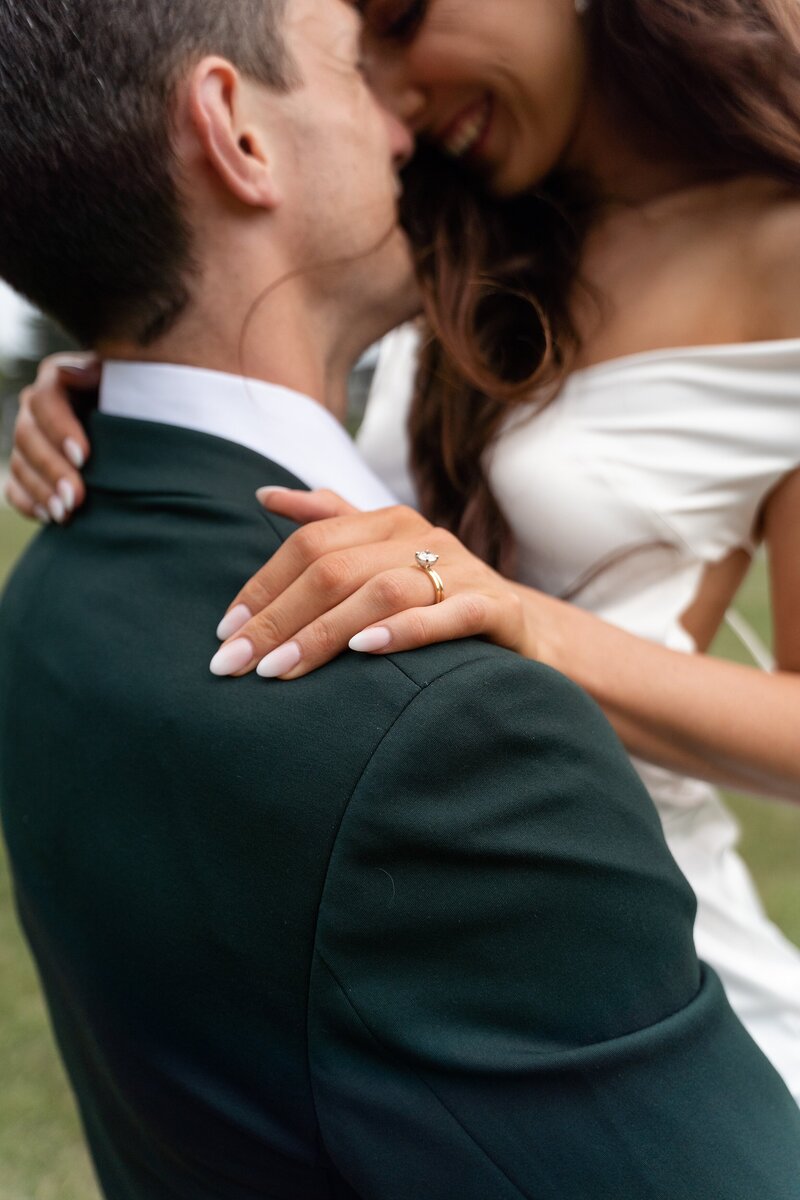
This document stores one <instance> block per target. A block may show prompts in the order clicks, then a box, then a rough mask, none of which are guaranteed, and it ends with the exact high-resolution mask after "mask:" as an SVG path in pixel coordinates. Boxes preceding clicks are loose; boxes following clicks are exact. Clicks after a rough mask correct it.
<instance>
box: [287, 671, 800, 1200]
mask: <svg viewBox="0 0 800 1200" xmlns="http://www.w3.org/2000/svg"><path fill="white" fill-rule="evenodd" d="M693 918H694V899H693V896H692V894H691V892H690V890H689V888H688V885H687V884H686V883H685V881H684V879H683V877H682V876H681V875H680V873H679V872H678V870H677V868H676V866H675V865H674V863H673V861H672V859H671V857H670V856H669V853H668V851H667V848H666V845H665V842H664V839H663V836H662V833H661V828H660V824H659V821H658V817H657V815H656V813H655V810H654V809H653V806H652V803H651V802H650V799H649V797H648V796H647V795H646V793H645V792H644V790H643V788H642V785H641V784H640V782H639V779H638V776H636V774H635V772H634V771H633V769H632V767H631V766H630V763H629V762H628V759H627V756H626V755H625V753H624V751H623V750H622V748H621V746H620V745H619V743H618V742H617V740H616V738H615V736H614V735H613V733H612V732H611V730H610V728H609V727H608V725H607V723H606V721H605V719H604V718H603V716H602V715H601V714H600V713H599V711H598V710H597V708H596V707H595V706H594V704H593V703H592V702H591V701H590V700H588V698H586V697H585V696H584V695H583V693H582V692H580V691H579V689H577V688H575V687H574V686H573V685H572V684H570V683H568V682H567V681H566V680H564V679H562V678H561V677H560V676H558V675H557V674H555V673H554V672H551V671H549V670H548V669H547V668H544V667H541V666H540V665H537V664H532V663H526V662H523V661H522V660H519V659H516V658H514V657H512V656H510V655H509V656H505V655H500V656H497V657H496V658H494V659H492V660H490V661H489V662H487V660H486V659H482V660H479V661H476V662H473V663H467V664H466V665H463V666H461V667H458V668H457V669H455V670H453V671H452V672H450V673H449V674H447V675H444V676H442V677H441V678H439V679H438V680H436V681H434V682H433V683H431V684H429V685H428V686H427V687H425V688H423V689H422V690H421V691H420V693H419V694H418V695H417V696H416V698H415V699H414V700H413V701H412V702H411V703H410V704H409V705H408V707H407V708H406V709H405V711H404V712H403V713H402V715H401V716H400V717H399V718H398V720H397V721H396V723H395V725H394V726H393V728H392V729H391V730H390V731H389V733H388V734H387V735H386V737H385V738H384V740H383V743H382V745H381V746H380V748H379V750H378V751H377V753H376V754H375V755H374V756H373V758H372V759H371V761H370V763H369V765H368V767H367V769H366V771H365V773H364V775H363V777H362V779H361V782H360V784H359V786H358V788H357V790H356V792H355V794H354V795H353V797H352V799H351V802H350V805H349V808H348V811H347V814H346V816H345V819H344V822H343V825H342V828H341V831H340V834H339V837H338V840H337V843H336V847H335V850H334V853H333V856H332V859H331V863H330V869H329V873H328V879H327V882H326V887H325V891H324V895H323V898H322V903H321V908H320V918H319V925H318V931H317V942H316V949H315V960H314V966H313V971H312V979H311V991H310V1009H309V1022H310V1025H309V1047H310V1063H311V1071H312V1078H313V1085H314V1092H315V1097H316V1103H317V1111H318V1117H319V1122H320V1127H321V1130H322V1135H323V1139H324V1141H325V1143H326V1146H327V1149H328V1151H329V1153H330V1155H331V1157H332V1158H333V1160H334V1161H335V1163H336V1165H337V1167H338V1168H339V1170H340V1171H341V1172H342V1174H343V1175H344V1176H345V1178H347V1179H348V1180H349V1182H350V1183H351V1185H352V1186H353V1187H354V1188H355V1189H356V1190H357V1191H358V1192H359V1193H360V1194H361V1195H362V1196H364V1197H368V1198H369V1200H505V1198H506V1197H508V1198H512V1197H514V1198H519V1197H522V1196H524V1197H531V1198H535V1200H584V1198H585V1200H603V1198H605V1197H608V1198H609V1200H611V1198H612V1197H613V1200H697V1198H698V1197H700V1196H708V1197H711V1196H713V1197H714V1198H715V1200H752V1197H753V1196H756V1195H758V1196H769V1197H770V1198H771V1200H790V1198H792V1200H796V1198H797V1196H798V1194H800V1193H798V1192H797V1186H798V1182H797V1181H798V1180H800V1122H799V1121H798V1114H797V1109H796V1106H795V1105H794V1104H793V1102H792V1101H791V1099H790V1097H789V1096H788V1092H787V1091H786V1089H785V1088H784V1087H783V1084H782V1083H781V1082H780V1081H779V1080H778V1078H777V1076H776V1075H775V1074H774V1072H773V1071H772V1068H771V1067H769V1066H768V1064H767V1063H766V1061H765V1060H764V1059H763V1057H762V1056H761V1054H760V1052H759V1051H758V1050H756V1048H755V1046H754V1045H753V1043H752V1042H751V1041H750V1039H749V1038H748V1036H747V1035H746V1034H745V1032H744V1030H743V1029H742V1028H741V1026H740V1025H739V1024H738V1022H737V1020H736V1019H735V1018H734V1016H733V1014H732V1012H731V1010H730V1009H729V1007H728V1005H727V1002H726V1000H725V998H724V995H723V993H722V990H721V987H720V984H719V982H718V980H717V979H716V976H714V975H713V973H712V972H710V971H708V970H707V969H706V968H704V967H701V965H700V964H699V963H698V961H697V958H696V955H695V951H694V946H693V941H692V924H693Z"/></svg>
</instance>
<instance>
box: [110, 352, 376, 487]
mask: <svg viewBox="0 0 800 1200" xmlns="http://www.w3.org/2000/svg"><path fill="white" fill-rule="evenodd" d="M100 411H101V412H103V413H105V414H106V415H107V416H110V417H129V418H134V419H136V420H139V421H157V422H160V423H161V424H162V425H177V426H179V427H180V428H182V429H192V430H195V431H196V432H198V433H207V434H210V435H211V436H213V437H218V438H224V439H225V440H226V441H229V442H236V443H237V444H238V445H240V446H246V447H247V449H249V450H253V451H255V453H256V454H261V455H262V456H263V457H264V458H268V459H270V460H271V461H272V462H275V463H277V464H278V465H279V466H281V467H284V468H285V469H286V470H287V471H291V473H292V474H293V475H296V476H297V477H298V479H301V480H302V481H303V483H305V484H306V485H307V486H308V487H310V488H331V489H332V490H333V491H334V492H338V494H339V495H340V496H343V497H344V499H345V500H349V502H350V503H351V504H354V505H355V506H356V507H357V508H361V509H374V508H385V507H386V506H387V505H390V504H395V503H396V500H395V498H394V496H393V495H392V493H391V492H390V491H389V490H388V488H386V487H384V485H383V484H382V483H381V481H380V480H379V479H378V477H377V475H374V474H373V473H372V471H371V470H370V468H369V467H368V466H367V464H366V463H365V462H364V460H363V458H361V456H360V454H359V452H358V450H357V449H356V447H355V445H354V443H353V441H352V440H351V438H350V436H349V435H348V433H347V432H346V430H345V429H343V428H342V426H341V425H340V424H339V422H338V421H337V420H336V418H335V417H333V416H332V415H331V413H329V412H328V411H327V409H325V408H323V407H322V405H321V404H318V403H317V402H316V401H315V400H311V399H310V398H309V397H308V396H304V395H302V394H301V393H300V392H294V391H291V390H290V389H289V388H284V387H278V386H277V385H275V384H271V383H263V382H261V381H260V380H256V379H247V378H245V377H244V376H240V375H226V374H224V373H223V372H221V371H206V370H201V369H199V368H197V367H183V366H175V365H172V364H167V363H137V362H108V363H106V364H105V365H104V367H103V379H102V383H101V386H100ZM264 482H265V483H267V482H268V480H267V479H266V478H265V481H264Z"/></svg>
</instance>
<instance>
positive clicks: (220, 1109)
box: [0, 416, 800, 1200]
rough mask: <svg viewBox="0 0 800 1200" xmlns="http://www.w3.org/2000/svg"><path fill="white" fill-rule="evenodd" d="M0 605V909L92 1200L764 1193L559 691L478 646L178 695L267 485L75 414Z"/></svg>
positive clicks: (737, 1072) (743, 1059) (595, 751)
mask: <svg viewBox="0 0 800 1200" xmlns="http://www.w3.org/2000/svg"><path fill="white" fill-rule="evenodd" d="M90 433H91V438H92V443H93V446H94V458H93V461H92V464H91V467H90V470H89V472H88V482H89V486H90V498H89V501H88V504H87V507H86V510H85V512H83V513H82V514H81V515H80V516H79V517H78V518H77V519H76V520H75V521H74V522H73V523H72V524H71V525H70V527H69V528H67V529H64V530H62V529H54V528H53V529H48V530H46V531H44V532H43V533H42V534H41V535H40V536H39V537H38V538H37V539H36V540H35V542H34V543H33V545H32V546H31V548H30V549H29V551H28V553H27V555H26V556H25V558H24V560H23V562H22V563H21V565H20V566H19V568H18V569H17V571H16V574H15V576H14V578H13V580H12V582H11V584H10V586H9V588H8V590H7V594H6V596H5V598H4V601H3V604H2V610H1V611H0V739H1V745H2V760H1V762H0V798H1V800H2V816H3V824H4V830H5V836H6V839H7V844H8V848H9V852H10V857H11V861H12V867H13V872H14V877H15V887H16V896H17V902H18V908H19V913H20V917H21V920H22V923H23V926H24V928H25V931H26V933H27V936H28V938H29V941H30V944H31V946H32V949H33V953H34V955H35V958H36V962H37V965H38V968H39V971H40V974H41V978H42V983H43V987H44V990H45V992H46V995H47V1000H48V1003H49V1008H50V1012H51V1015H52V1021H53V1025H54V1028H55V1031H56V1035H57V1038H58V1042H59V1045H60V1048H61V1052H62V1054H63V1056H64V1059H65V1062H66V1064H67V1068H68V1071H69V1074H70V1078H71V1081H72V1084H73V1087H74V1089H75V1092H76V1095H77V1098H78V1101H79V1105H80V1109H81V1114H82V1118H83V1121H84V1125H85V1128H86V1133H87V1137H88V1139H89V1142H90V1145H91V1150H92V1154H93V1156H94V1160H95V1163H96V1167H97V1171H98V1174H99V1177H100V1179H101V1181H102V1186H103V1188H104V1190H105V1193H106V1195H107V1196H108V1197H109V1198H110V1200H255V1198H256V1197H272V1198H275V1200H323V1198H328V1197H339V1198H349V1200H354V1198H355V1197H361V1198H362V1200H505V1198H506V1197H509V1198H511V1197H517V1198H518V1197H530V1198H531V1200H604V1198H606V1197H608V1198H609V1200H611V1198H612V1197H613V1200H756V1198H757V1200H797V1198H798V1196H800V1119H799V1118H798V1112H797V1109H796V1107H795V1105H794V1104H793V1103H792V1101H791V1099H790V1097H789V1095H788V1092H787V1091H786V1090H785V1088H784V1087H783V1085H782V1083H781V1082H780V1081H779V1080H778V1078H777V1076H776V1075H775V1074H774V1072H773V1071H772V1069H771V1068H770V1067H769V1066H768V1065H767V1063H766V1061H765V1060H764V1059H763V1057H762V1056H761V1054H760V1053H759V1051H758V1050H757V1049H756V1048H755V1046H754V1045H753V1044H752V1042H751V1041H750V1040H749V1038H748V1037H747V1036H746V1035H745V1033H744V1031H743V1030H742V1028H741V1027H740V1025H739V1024H738V1022H737V1021H736V1019H735V1018H734V1016H733V1015H732V1013H731V1011H730V1009H729V1007H728V1005H727V1003H726V1001H725V999H724V996H723V995H722V992H721V989H720V986H719V984H718V982H717V980H716V977H715V976H714V975H713V973H711V972H709V971H707V970H705V969H704V968H701V967H700V966H699V964H698V963H697V960H696V958H695V954H694V950H693V946H692V920H693V915H694V902H693V898H692V896H691V893H690V892H689V889H688V887H687V885H686V884H685V882H684V880H683V879H682V877H681V876H680V874H679V873H678V871H677V869H676V868H675V866H674V864H673V863H672V860H671V858H670V857H669V854H668V852H667V850H666V846H665V843H664V840H663V837H662V834H661V830H660V826H659V823H658V819H657V816H656V814H655V811H654V809H653V807H652V805H651V803H650V801H649V799H648V798H647V797H646V795H645V793H644V791H643V789H642V787H641V785H640V783H639V781H638V779H637V777H636V775H635V773H634V772H633V770H632V768H631V767H630V765H629V763H628V761H627V759H626V757H625V755H624V753H623V751H622V749H621V748H620V746H619V745H618V743H617V741H616V739H615V738H614V736H613V734H612V733H611V731H610V730H609V728H608V726H607V724H606V722H605V720H604V718H603V717H602V716H601V714H600V713H599V712H598V710H597V709H596V708H595V706H594V705H593V704H592V703H591V702H590V701H589V700H588V699H587V698H586V697H585V696H584V695H583V694H582V693H581V692H580V691H579V690H578V689H577V688H575V687H574V686H573V685H572V684H570V683H568V682H567V681H566V680H564V679H562V678H561V677H560V676H558V675H557V674H555V673H554V672H552V671H550V670H548V669H547V668H545V667H543V666H540V665H537V664H533V663H529V662H525V661H523V660H521V659H518V658H516V657H515V656H513V655H510V654H507V653H505V652H503V651H501V650H498V649H496V648H493V647H490V646H488V645H485V644H483V643H481V642H475V641H465V642H461V643H457V644H452V645H448V646H443V647H436V648H433V649H430V650H424V651H419V652H416V653H413V654H407V655H400V656H396V657H394V658H370V657H365V656H358V655H354V654H347V655H344V656H342V657H341V658H340V659H339V660H337V661H336V662H334V663H332V664H331V665H330V666H329V667H327V668H325V669H324V670H322V671H319V672H317V673H315V674H313V675H311V676H309V677H308V678H306V679H303V680H301V681H298V682H296V683H292V684H284V683H281V682H277V681H275V682H267V681H263V680H260V679H258V678H257V677H255V676H254V675H253V676H250V677H248V678H247V679H244V680H217V679H213V678H212V677H211V675H210V674H209V671H208V662H209V659H210V657H211V655H212V653H213V651H214V648H215V645H216V641H215V637H214V629H215V626H216V624H217V622H218V620H219V618H220V617H221V616H222V614H223V612H224V610H225V608H226V607H227V605H228V604H229V602H230V601H231V599H232V598H233V596H234V595H235V594H236V592H237V590H238V588H239V587H240V585H241V583H242V582H243V581H244V580H245V579H246V578H247V577H248V576H249V575H250V574H251V573H252V572H253V570H255V569H256V568H257V567H258V566H259V565H260V564H261V563H262V562H263V561H264V560H265V559H266V558H268V557H269V556H270V555H271V554H272V553H274V551H275V550H276V549H277V548H278V547H279V545H280V544H281V541H282V540H283V539H284V538H285V537H286V536H287V535H288V534H289V533H290V532H291V529H292V526H291V525H289V524H288V523H286V522H282V521H280V520H277V519H274V518H270V517H269V516H267V515H266V514H265V513H264V512H263V511H262V510H261V509H260V508H259V507H258V506H257V504H256V502H255V499H254V496H253V492H254V489H255V488H256V487H258V486H259V485H262V484H267V483H272V484H284V485H296V484H297V481H296V480H294V479H293V478H292V476H290V475H288V474H287V473H286V472H285V471H283V470H282V469H281V468H280V467H277V466H275V465H274V464H272V463H269V462H267V461H266V460H264V459H262V458H260V457H259V456H257V455H255V454H252V453H250V452H249V451H247V450H243V449H241V448H239V447H237V446H234V445H232V444H230V443H227V442H224V441H220V440H217V439H214V438H210V437H206V436H204V435H199V434H193V433H187V432H185V431H181V430H178V429H172V428H167V427H165V426H161V425H157V424H151V423H145V422H136V421H122V420H114V419H111V418H107V417H102V416H97V417H95V418H93V423H92V427H91V430H90Z"/></svg>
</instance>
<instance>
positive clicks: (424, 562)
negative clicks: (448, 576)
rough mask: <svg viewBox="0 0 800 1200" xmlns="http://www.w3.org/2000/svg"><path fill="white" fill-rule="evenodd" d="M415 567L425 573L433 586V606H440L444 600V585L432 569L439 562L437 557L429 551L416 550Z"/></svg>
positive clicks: (437, 573)
mask: <svg viewBox="0 0 800 1200" xmlns="http://www.w3.org/2000/svg"><path fill="white" fill-rule="evenodd" d="M414 558H415V559H416V563H417V566H418V567H419V568H420V569H421V570H423V571H424V572H425V574H426V575H427V576H428V578H429V579H430V581H431V583H432V584H433V590H434V592H435V594H436V599H435V600H434V604H441V603H442V601H443V600H444V583H443V582H442V577H441V575H440V574H439V572H438V571H434V569H433V568H434V567H435V566H436V564H437V563H438V561H439V555H438V554H434V553H433V552H432V551H431V550H417V552H416V554H415V555H414Z"/></svg>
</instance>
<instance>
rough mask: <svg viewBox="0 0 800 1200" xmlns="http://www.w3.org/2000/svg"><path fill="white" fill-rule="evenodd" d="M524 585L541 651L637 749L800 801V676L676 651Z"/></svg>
mask: <svg viewBox="0 0 800 1200" xmlns="http://www.w3.org/2000/svg"><path fill="white" fill-rule="evenodd" d="M519 591H520V593H521V594H522V595H523V599H524V602H525V604H526V609H527V611H528V623H529V627H530V630H531V637H530V641H531V648H532V651H533V653H534V654H535V655H536V657H539V658H542V659H543V660H544V661H546V662H548V663H549V664H550V665H551V666H553V667H555V668H556V669H557V670H560V671H562V672H563V673H564V674H565V675H567V676H569V677H570V678H571V679H574V680H575V682H576V683H579V684H580V685H581V686H582V687H584V688H585V689H586V690H587V691H588V692H589V693H590V695H592V696H593V697H594V699H595V700H596V701H597V702H598V703H599V704H600V706H601V707H602V708H603V710H604V711H605V713H606V715H607V716H608V718H609V720H610V721H611V723H612V724H613V725H614V726H615V728H616V730H617V732H618V733H619V735H620V737H621V739H622V741H623V742H624V744H625V746H626V748H627V749H628V751H629V753H631V754H633V755H635V756H637V757H640V758H643V759H646V760H648V761H650V762H654V763H656V764H658V765H659V766H663V767H668V768H670V769H672V770H676V771H680V772H682V773H685V774H691V775H694V776H697V777H698V778H702V779H707V780H709V781H711V782H713V783H716V784H720V785H722V786H726V787H732V788H738V789H741V790H746V791H750V792H756V793H758V794H762V795H769V796H773V797H776V798H780V799H784V800H790V801H793V802H795V803H800V676H798V675H795V674H794V673H791V672H776V673H774V674H766V673H764V672H763V671H760V670H758V669H756V668H753V667H745V666H740V665H738V664H735V663H730V662H723V661H720V660H717V659H713V658H710V657H709V656H707V655H701V654H684V653H681V652H678V651H673V650H668V649H666V648H665V647H663V646H658V645H655V644H653V643H652V642H648V641H647V640H645V639H643V638H639V637H636V636H634V635H633V634H630V633H626V632H625V631H624V630H621V629H618V628H616V627H615V626H613V625H609V624H608V623H607V622H605V621H602V620H600V618H598V617H595V616H593V615H592V614H590V613H586V612H583V611H581V610H580V609H578V608H575V607H574V606H573V605H569V604H565V603H563V602H562V601H558V600H553V599H551V598H549V597H542V596H541V595H540V594H539V593H536V592H531V591H530V590H529V589H523V588H520V589H519Z"/></svg>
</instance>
